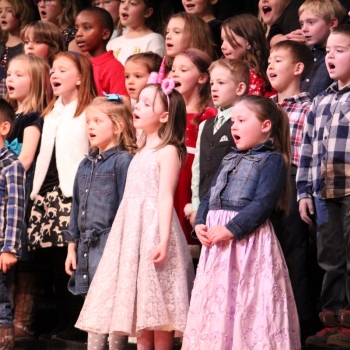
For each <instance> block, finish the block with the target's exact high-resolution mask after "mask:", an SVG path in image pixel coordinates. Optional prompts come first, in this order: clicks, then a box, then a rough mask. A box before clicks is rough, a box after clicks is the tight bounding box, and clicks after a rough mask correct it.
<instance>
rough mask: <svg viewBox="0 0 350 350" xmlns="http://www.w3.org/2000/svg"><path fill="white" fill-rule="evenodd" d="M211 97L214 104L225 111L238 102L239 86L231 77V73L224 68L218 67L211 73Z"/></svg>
mask: <svg viewBox="0 0 350 350" xmlns="http://www.w3.org/2000/svg"><path fill="white" fill-rule="evenodd" d="M210 86H211V97H212V100H213V103H214V105H215V106H217V107H221V108H222V109H223V110H225V109H227V108H230V107H232V106H233V105H234V103H235V101H236V100H237V98H238V96H237V88H238V86H237V84H236V83H235V82H234V81H233V79H232V77H231V71H230V70H229V69H228V68H226V67H223V66H216V67H214V68H213V69H212V71H211V72H210Z"/></svg>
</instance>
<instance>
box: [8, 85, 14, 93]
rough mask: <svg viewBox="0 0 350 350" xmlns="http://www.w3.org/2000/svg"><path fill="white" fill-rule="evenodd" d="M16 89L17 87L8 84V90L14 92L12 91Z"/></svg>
mask: <svg viewBox="0 0 350 350" xmlns="http://www.w3.org/2000/svg"><path fill="white" fill-rule="evenodd" d="M14 90H15V88H14V87H13V86H8V87H7V91H8V92H12V91H14Z"/></svg>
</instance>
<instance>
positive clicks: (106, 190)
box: [94, 174, 114, 195]
mask: <svg viewBox="0 0 350 350" xmlns="http://www.w3.org/2000/svg"><path fill="white" fill-rule="evenodd" d="M113 186H114V174H103V175H98V174H96V176H95V179H94V194H97V195H108V194H111V193H112V191H113Z"/></svg>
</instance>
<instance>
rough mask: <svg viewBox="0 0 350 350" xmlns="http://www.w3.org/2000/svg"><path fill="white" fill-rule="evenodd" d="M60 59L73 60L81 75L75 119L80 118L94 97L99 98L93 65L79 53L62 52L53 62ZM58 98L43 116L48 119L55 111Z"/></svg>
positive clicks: (52, 101)
mask: <svg viewBox="0 0 350 350" xmlns="http://www.w3.org/2000/svg"><path fill="white" fill-rule="evenodd" d="M60 57H65V58H68V59H69V60H71V61H72V62H73V63H74V65H75V66H76V68H77V69H78V71H79V74H80V85H79V86H77V88H78V104H77V109H76V111H75V114H74V118H75V117H78V116H79V115H80V114H81V113H83V112H84V110H85V109H86V107H87V106H88V105H89V104H90V103H91V101H92V100H93V98H94V97H96V96H97V89H96V84H95V80H94V73H93V70H92V64H91V62H90V60H89V58H88V57H85V56H84V55H82V54H80V53H77V52H71V51H66V52H60V53H59V54H57V55H56V56H55V57H54V58H53V62H54V61H56V60H57V59H59V58H60ZM57 98H58V97H57V96H55V97H54V98H53V99H52V100H51V102H50V103H49V105H48V106H47V107H46V108H45V110H44V111H43V114H42V116H43V117H46V116H47V115H48V114H49V113H50V112H51V110H52V109H53V107H54V105H55V102H56V100H57Z"/></svg>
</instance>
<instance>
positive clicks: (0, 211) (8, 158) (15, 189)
mask: <svg viewBox="0 0 350 350" xmlns="http://www.w3.org/2000/svg"><path fill="white" fill-rule="evenodd" d="M24 189H25V170H24V167H23V165H22V163H21V162H20V161H19V160H18V159H17V157H16V156H15V155H14V154H13V153H12V152H11V151H9V150H8V149H7V148H6V147H3V148H1V149H0V248H1V253H4V252H6V253H15V254H16V255H19V249H20V246H21V241H20V237H21V231H22V225H23V221H24V210H25V208H24V206H25V199H24Z"/></svg>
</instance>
